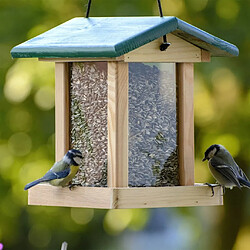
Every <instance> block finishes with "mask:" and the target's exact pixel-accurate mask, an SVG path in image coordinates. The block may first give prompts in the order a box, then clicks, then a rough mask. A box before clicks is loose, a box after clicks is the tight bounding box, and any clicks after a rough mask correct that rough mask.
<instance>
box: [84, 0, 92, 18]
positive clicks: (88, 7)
mask: <svg viewBox="0 0 250 250" xmlns="http://www.w3.org/2000/svg"><path fill="white" fill-rule="evenodd" d="M90 6H91V0H89V1H88V6H87V11H86V15H85V17H86V18H88V17H89V12H90Z"/></svg>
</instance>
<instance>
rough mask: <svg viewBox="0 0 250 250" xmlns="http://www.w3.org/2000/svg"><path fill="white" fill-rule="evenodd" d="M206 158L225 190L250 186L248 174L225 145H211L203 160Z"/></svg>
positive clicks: (214, 175)
mask: <svg viewBox="0 0 250 250" xmlns="http://www.w3.org/2000/svg"><path fill="white" fill-rule="evenodd" d="M205 160H208V166H209V169H210V171H211V173H212V175H213V177H214V178H215V179H216V181H217V182H218V183H219V184H220V185H221V186H222V187H223V190H225V188H230V189H233V187H238V188H242V187H247V188H250V182H249V180H248V178H247V176H246V174H245V173H244V172H243V170H242V169H241V168H240V167H239V166H238V165H237V163H236V162H235V161H234V159H233V157H232V156H231V154H230V153H229V152H228V151H227V149H226V148H225V147H224V146H222V145H219V144H213V145H212V146H210V147H209V148H208V149H207V150H206V152H205V157H204V158H203V160H202V161H205ZM210 185H211V184H210ZM212 192H213V189H212Z"/></svg>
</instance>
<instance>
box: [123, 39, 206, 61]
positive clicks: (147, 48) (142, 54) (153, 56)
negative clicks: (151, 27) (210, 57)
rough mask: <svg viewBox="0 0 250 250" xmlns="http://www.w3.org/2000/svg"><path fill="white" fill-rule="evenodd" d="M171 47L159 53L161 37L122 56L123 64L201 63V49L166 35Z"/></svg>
mask: <svg viewBox="0 0 250 250" xmlns="http://www.w3.org/2000/svg"><path fill="white" fill-rule="evenodd" d="M167 39H168V42H170V43H171V45H170V46H169V47H168V49H167V50H166V51H160V45H161V44H162V37H161V38H159V39H156V40H154V41H152V42H150V43H148V44H146V45H144V46H142V47H140V48H138V49H135V50H133V51H131V52H129V53H127V54H125V55H124V61H125V62H201V61H202V57H201V51H202V50H201V49H200V48H198V47H196V46H194V45H193V44H191V43H188V42H186V41H185V40H183V39H181V38H179V37H177V36H174V35H172V34H168V35H167Z"/></svg>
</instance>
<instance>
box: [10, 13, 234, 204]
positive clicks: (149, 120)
mask: <svg viewBox="0 0 250 250" xmlns="http://www.w3.org/2000/svg"><path fill="white" fill-rule="evenodd" d="M164 35H167V39H168V42H169V43H170V46H169V47H168V48H167V49H166V50H165V51H161V50H160V46H161V44H162V36H164ZM11 55H12V56H13V57H14V58H27V57H37V58H39V60H40V61H45V62H47V61H48V62H51V61H52V62H55V92H56V98H55V123H56V128H55V133H56V160H60V159H61V158H62V157H63V155H64V154H65V153H66V152H67V150H68V149H70V148H75V149H79V150H81V151H82V152H83V155H84V160H83V162H82V165H81V166H80V171H79V173H78V174H77V176H76V177H75V178H74V180H73V183H75V184H80V185H81V186H80V187H76V188H74V189H73V190H69V189H68V188H61V187H54V186H50V185H47V184H39V185H37V186H36V187H34V188H31V189H30V190H29V198H28V200H29V201H28V202H29V204H30V205H48V206H69V207H93V208H109V209H113V208H151V207H179V206H209V205H222V204H223V196H222V190H221V188H220V187H216V188H215V190H214V191H215V194H214V196H213V197H212V196H211V189H210V188H209V187H207V186H205V185H202V184H195V181H194V108H193V105H194V104H193V103H194V100H193V87H194V67H193V64H194V63H200V62H209V61H210V57H211V56H228V57H231V56H237V55H238V49H237V47H235V46H234V45H232V44H230V43H227V42H225V41H223V40H221V39H219V38H217V37H214V36H212V35H210V34H208V33H206V32H205V31H202V30H200V29H198V28H196V27H194V26H192V25H190V24H188V23H186V22H184V21H182V20H180V19H178V18H176V17H99V18H74V19H72V20H70V21H67V22H65V23H63V24H61V25H59V26H57V27H55V28H53V29H51V30H49V31H47V32H45V33H43V34H41V35H39V36H37V37H35V38H33V39H31V40H28V41H26V42H24V43H22V44H20V45H18V46H16V47H14V48H13V49H12V51H11ZM45 171H46V170H45Z"/></svg>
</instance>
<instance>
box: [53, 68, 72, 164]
mask: <svg viewBox="0 0 250 250" xmlns="http://www.w3.org/2000/svg"><path fill="white" fill-rule="evenodd" d="M55 93H56V94H55V127H56V128H55V140H56V143H55V144H56V161H58V160H61V159H62V157H63V156H64V154H65V153H66V152H67V151H68V150H69V64H68V63H55Z"/></svg>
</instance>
